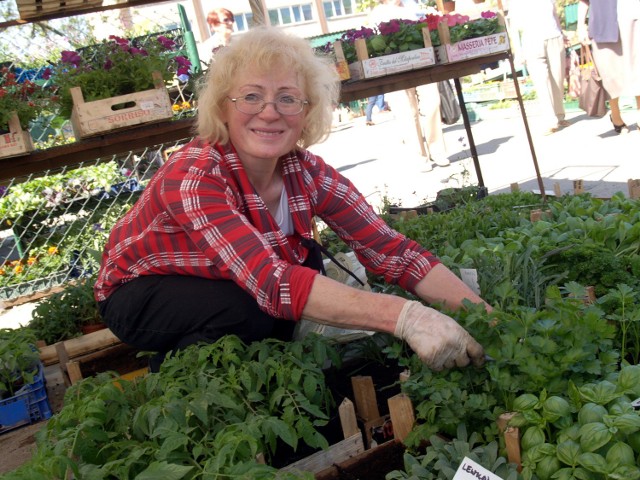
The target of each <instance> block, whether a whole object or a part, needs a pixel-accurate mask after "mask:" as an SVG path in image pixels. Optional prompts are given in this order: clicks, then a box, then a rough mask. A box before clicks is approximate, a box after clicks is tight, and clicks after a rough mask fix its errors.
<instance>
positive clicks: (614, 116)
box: [609, 97, 629, 133]
mask: <svg viewBox="0 0 640 480" xmlns="http://www.w3.org/2000/svg"><path fill="white" fill-rule="evenodd" d="M609 109H610V110H611V114H610V117H609V118H610V119H611V123H612V124H613V129H614V130H615V131H616V133H627V132H628V131H629V127H627V124H626V123H624V120H623V119H622V113H621V112H620V97H616V98H611V99H609Z"/></svg>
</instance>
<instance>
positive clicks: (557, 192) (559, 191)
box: [553, 182, 562, 197]
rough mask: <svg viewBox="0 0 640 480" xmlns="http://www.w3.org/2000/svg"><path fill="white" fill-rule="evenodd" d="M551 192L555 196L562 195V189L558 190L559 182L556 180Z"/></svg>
mask: <svg viewBox="0 0 640 480" xmlns="http://www.w3.org/2000/svg"><path fill="white" fill-rule="evenodd" d="M553 193H554V195H555V196H556V197H561V196H562V190H560V184H559V183H558V182H556V183H554V184H553Z"/></svg>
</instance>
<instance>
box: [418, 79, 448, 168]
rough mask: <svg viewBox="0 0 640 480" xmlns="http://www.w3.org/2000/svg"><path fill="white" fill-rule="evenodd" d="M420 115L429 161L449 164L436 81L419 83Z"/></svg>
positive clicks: (444, 164)
mask: <svg viewBox="0 0 640 480" xmlns="http://www.w3.org/2000/svg"><path fill="white" fill-rule="evenodd" d="M417 91H418V101H419V106H420V115H421V116H422V117H423V119H424V120H423V123H424V131H425V136H426V142H427V145H428V147H429V156H430V158H431V161H432V162H433V163H435V164H436V165H438V166H440V167H446V166H447V165H449V163H450V162H449V159H448V158H447V149H446V146H445V142H444V134H443V132H442V113H441V112H440V92H439V91H438V84H437V83H429V84H427V85H420V86H419V87H418V88H417Z"/></svg>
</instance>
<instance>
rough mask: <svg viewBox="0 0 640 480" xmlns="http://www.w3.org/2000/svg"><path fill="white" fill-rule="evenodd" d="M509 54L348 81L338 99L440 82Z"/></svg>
mask: <svg viewBox="0 0 640 480" xmlns="http://www.w3.org/2000/svg"><path fill="white" fill-rule="evenodd" d="M508 58H509V54H508V52H501V53H496V54H493V55H488V56H486V57H477V58H471V59H469V60H465V61H463V62H452V63H447V64H443V65H432V66H429V67H424V68H419V69H416V70H410V71H408V72H401V73H394V74H393V75H385V76H383V77H376V78H369V79H365V80H358V81H347V82H345V83H343V84H342V91H341V97H340V101H342V102H351V101H353V100H359V99H361V98H368V97H371V96H374V95H380V94H382V93H389V92H393V91H396V90H406V89H408V88H413V87H417V86H419V85H425V84H428V83H434V82H440V81H443V80H448V79H451V78H462V77H466V76H467V75H471V74H473V73H477V72H479V71H480V70H481V69H482V65H486V64H490V63H494V62H497V61H498V60H506V59H508Z"/></svg>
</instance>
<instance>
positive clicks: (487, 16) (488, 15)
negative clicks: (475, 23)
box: [480, 10, 497, 18]
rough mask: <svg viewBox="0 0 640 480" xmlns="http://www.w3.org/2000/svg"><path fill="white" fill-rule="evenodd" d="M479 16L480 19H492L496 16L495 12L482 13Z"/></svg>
mask: <svg viewBox="0 0 640 480" xmlns="http://www.w3.org/2000/svg"><path fill="white" fill-rule="evenodd" d="M480 16H481V17H482V18H494V17H496V16H497V14H496V13H495V12H492V11H490V10H487V11H486V12H482V13H481V14H480Z"/></svg>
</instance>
